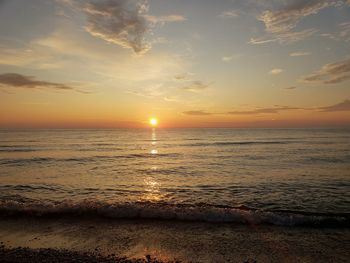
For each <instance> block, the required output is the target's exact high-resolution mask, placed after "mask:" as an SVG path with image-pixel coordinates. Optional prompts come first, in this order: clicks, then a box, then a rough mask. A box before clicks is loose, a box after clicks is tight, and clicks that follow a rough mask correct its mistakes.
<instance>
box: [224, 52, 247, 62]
mask: <svg viewBox="0 0 350 263" xmlns="http://www.w3.org/2000/svg"><path fill="white" fill-rule="evenodd" d="M240 57H242V54H235V55H232V56H223V57H222V58H221V60H222V61H223V62H230V61H232V60H234V59H237V58H240Z"/></svg>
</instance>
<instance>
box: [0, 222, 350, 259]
mask: <svg viewBox="0 0 350 263" xmlns="http://www.w3.org/2000/svg"><path fill="white" fill-rule="evenodd" d="M0 241H1V242H2V248H1V253H0V260H1V262H177V261H179V262H346V261H347V260H348V259H349V257H350V252H349V251H350V231H349V229H348V228H322V229H318V228H304V227H278V226H245V225H235V224H213V223H198V222H197V223H195V224H194V223H192V222H174V221H154V220H153V221H148V220H131V221H130V220H129V221H124V220H109V219H101V218H86V219H76V218H60V219H53V218H34V217H33V218H26V219H20V218H17V219H14V218H2V219H1V223H0ZM19 247H20V248H19ZM23 247H28V249H24V248H23ZM11 248H12V249H11ZM28 255H29V256H28ZM33 258H34V259H35V260H34V261H33ZM18 259H20V260H18ZM48 259H51V260H49V261H48ZM6 260H7V261H6ZM16 260H17V261H16ZM55 260H56V261H55ZM128 260H130V261H128ZM152 260H154V261H152Z"/></svg>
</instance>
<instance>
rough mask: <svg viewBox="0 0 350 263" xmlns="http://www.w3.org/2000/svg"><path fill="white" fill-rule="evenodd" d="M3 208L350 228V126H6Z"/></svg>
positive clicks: (0, 188)
mask: <svg viewBox="0 0 350 263" xmlns="http://www.w3.org/2000/svg"><path fill="white" fill-rule="evenodd" d="M0 215H9V216H21V217H23V216H38V217H50V216H55V217H57V216H74V217H80V216H81V217H90V216H93V217H106V218H111V219H113V220H114V219H115V220H118V219H121V218H122V219H127V220H128V219H130V220H137V219H151V220H176V221H192V222H197V221H203V222H213V223H218V224H221V223H225V224H249V225H260V224H270V225H283V226H313V227H315V226H316V227H322V226H336V227H342V226H345V227H349V226H350V130H349V129H223V128H221V129H214V128H208V129H162V128H149V129H49V130H48V129H42V130H39V129H32V130H20V129H15V130H4V129H3V130H0Z"/></svg>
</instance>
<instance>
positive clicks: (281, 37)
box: [250, 0, 349, 44]
mask: <svg viewBox="0 0 350 263" xmlns="http://www.w3.org/2000/svg"><path fill="white" fill-rule="evenodd" d="M345 3H349V2H348V1H346V0H309V1H301V0H292V1H288V5H284V6H283V7H282V8H280V9H277V10H266V11H264V12H263V13H262V14H261V15H260V17H259V18H258V19H259V20H260V21H262V22H263V23H264V25H265V30H266V32H267V34H268V35H267V36H264V37H262V38H258V39H254V38H253V39H251V41H250V43H252V44H264V43H268V42H275V41H278V42H280V43H289V42H295V41H299V40H302V39H304V38H306V37H309V36H311V35H313V34H314V33H316V32H317V31H318V30H317V29H305V30H303V31H294V29H295V28H296V26H297V24H298V23H299V22H300V21H301V20H302V19H303V18H305V17H307V16H310V15H315V14H317V13H318V12H320V11H321V10H322V9H324V8H327V7H331V6H333V7H334V6H340V5H343V4H345Z"/></svg>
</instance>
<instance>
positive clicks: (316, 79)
mask: <svg viewBox="0 0 350 263" xmlns="http://www.w3.org/2000/svg"><path fill="white" fill-rule="evenodd" d="M348 79H350V59H347V60H343V61H339V62H335V63H330V64H326V65H324V66H323V67H322V68H321V69H320V70H319V71H317V72H315V73H313V74H310V75H308V76H306V77H304V78H303V79H302V81H303V82H307V83H323V84H337V83H340V82H343V81H346V80H348Z"/></svg>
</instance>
